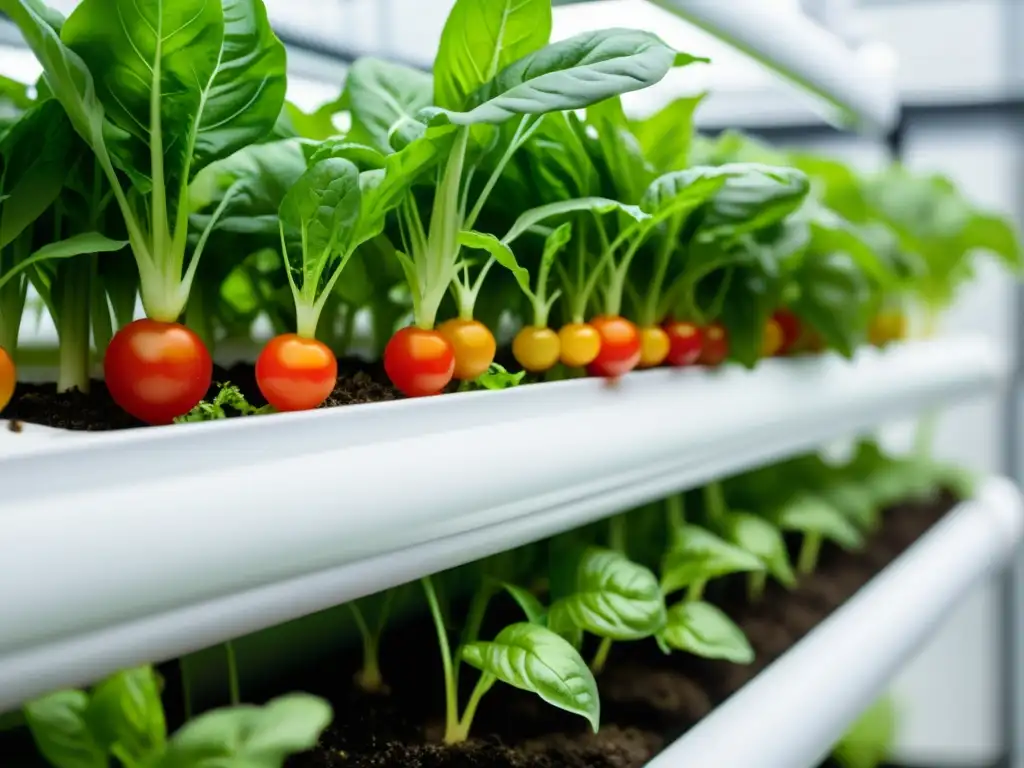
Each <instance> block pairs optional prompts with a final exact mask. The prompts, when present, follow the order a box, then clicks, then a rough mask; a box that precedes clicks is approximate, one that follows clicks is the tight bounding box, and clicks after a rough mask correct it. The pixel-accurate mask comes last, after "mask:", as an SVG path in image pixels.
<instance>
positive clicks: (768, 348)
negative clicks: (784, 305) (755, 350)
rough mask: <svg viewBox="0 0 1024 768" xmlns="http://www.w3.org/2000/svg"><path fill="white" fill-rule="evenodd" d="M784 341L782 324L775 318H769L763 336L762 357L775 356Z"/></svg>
mask: <svg viewBox="0 0 1024 768" xmlns="http://www.w3.org/2000/svg"><path fill="white" fill-rule="evenodd" d="M784 342H785V337H784V335H783V332H782V326H781V325H779V323H778V322H776V321H775V320H774V319H773V318H768V322H766V323H765V324H764V333H763V334H762V337H761V357H774V356H775V355H777V354H779V350H781V349H782V345H783V343H784Z"/></svg>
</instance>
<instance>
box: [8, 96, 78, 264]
mask: <svg viewBox="0 0 1024 768" xmlns="http://www.w3.org/2000/svg"><path fill="white" fill-rule="evenodd" d="M76 145H77V146H81V142H77V141H76V137H75V134H74V131H73V129H72V127H71V124H70V122H68V119H67V116H66V114H65V112H64V109H63V107H61V105H60V104H59V103H58V102H56V101H54V100H52V99H51V100H49V101H44V102H43V103H42V104H40V105H39V106H37V107H34V108H33V109H31V110H29V111H28V112H26V113H25V114H24V115H22V116H21V118H20V119H19V120H18V121H17V122H16V123H15V124H14V125H13V126H12V127H11V129H10V130H9V131H8V132H7V133H6V134H4V136H3V138H2V139H0V155H2V157H3V161H4V168H3V177H2V184H3V187H2V191H3V194H4V198H3V201H2V203H0V207H2V210H0V248H5V247H6V246H8V245H9V244H10V243H11V242H13V240H14V238H16V237H17V236H18V235H20V234H21V233H22V232H23V231H24V230H25V229H26V228H27V227H29V226H30V225H31V224H32V223H33V222H34V221H35V220H36V219H38V218H39V217H40V216H41V215H42V213H43V211H45V210H46V209H47V208H49V207H50V205H52V204H53V201H54V200H56V199H57V197H58V195H60V192H61V189H62V187H63V186H64V181H65V179H66V178H67V176H68V172H69V170H70V169H71V167H72V166H73V165H74V160H75V157H74V153H75V148H74V147H75V146H76Z"/></svg>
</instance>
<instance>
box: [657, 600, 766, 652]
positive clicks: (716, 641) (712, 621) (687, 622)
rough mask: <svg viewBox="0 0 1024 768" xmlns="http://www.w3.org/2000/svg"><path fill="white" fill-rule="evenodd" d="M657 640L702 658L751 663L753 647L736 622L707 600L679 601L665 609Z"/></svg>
mask: <svg viewBox="0 0 1024 768" xmlns="http://www.w3.org/2000/svg"><path fill="white" fill-rule="evenodd" d="M658 640H659V641H660V642H662V643H664V644H665V645H667V646H668V647H669V648H674V649H675V650H677V651H685V652H686V653H692V654H693V655H695V656H700V657H702V658H705V659H724V660H725V661H731V662H732V663H733V664H750V663H751V662H752V661H753V660H754V649H753V648H751V647H750V642H749V641H748V640H747V637H746V635H744V634H743V630H741V629H740V628H739V627H738V626H736V624H735V623H734V622H733V620H732V619H730V618H729V617H728V616H726V615H725V614H724V613H723V612H722V611H721V610H720V609H719V608H716V607H715V606H713V605H711V604H710V603H702V602H689V601H687V602H682V603H677V604H676V605H673V606H672V607H671V608H669V609H668V622H667V623H666V624H665V628H664V629H662V630H661V631H660V632H659V633H658Z"/></svg>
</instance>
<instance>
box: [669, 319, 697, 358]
mask: <svg viewBox="0 0 1024 768" xmlns="http://www.w3.org/2000/svg"><path fill="white" fill-rule="evenodd" d="M665 333H667V334H668V342H669V349H668V357H667V358H666V359H667V361H668V364H669V365H672V366H676V367H683V366H686V365H693V364H694V363H696V362H697V358H699V357H700V351H701V349H702V348H703V346H704V340H703V338H702V337H701V333H700V328H698V327H697V326H696V325H694V324H693V323H687V322H681V321H678V320H672V321H670V322H668V323H666V324H665Z"/></svg>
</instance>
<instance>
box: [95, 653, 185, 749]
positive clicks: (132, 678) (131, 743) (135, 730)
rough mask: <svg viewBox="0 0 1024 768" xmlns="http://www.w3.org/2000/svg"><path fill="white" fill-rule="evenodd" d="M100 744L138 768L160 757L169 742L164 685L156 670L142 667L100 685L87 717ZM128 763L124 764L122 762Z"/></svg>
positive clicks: (115, 676)
mask: <svg viewBox="0 0 1024 768" xmlns="http://www.w3.org/2000/svg"><path fill="white" fill-rule="evenodd" d="M85 717H86V720H87V721H88V723H89V726H90V728H91V730H92V732H93V733H94V734H95V736H96V739H97V741H98V742H99V743H100V744H102V745H103V747H104V748H105V749H106V750H108V751H110V752H112V753H113V754H115V755H122V754H123V755H127V756H128V757H130V758H131V760H132V762H133V764H135V765H145V764H148V763H149V762H150V761H152V760H153V759H155V758H157V757H159V756H160V755H161V754H162V753H163V751H164V746H165V745H166V742H167V723H166V722H165V720H164V706H163V702H162V701H161V700H160V683H159V680H158V679H157V676H156V672H154V671H153V668H152V667H138V668H136V669H129V670H125V671H123V672H118V673H117V674H115V675H112V676H110V677H108V678H107V679H106V680H104V681H103V682H101V683H100V684H99V685H97V686H96V687H95V688H94V689H93V691H92V696H91V697H90V701H89V708H88V710H87V711H86V713H85ZM122 762H124V760H122Z"/></svg>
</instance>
